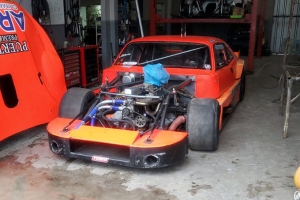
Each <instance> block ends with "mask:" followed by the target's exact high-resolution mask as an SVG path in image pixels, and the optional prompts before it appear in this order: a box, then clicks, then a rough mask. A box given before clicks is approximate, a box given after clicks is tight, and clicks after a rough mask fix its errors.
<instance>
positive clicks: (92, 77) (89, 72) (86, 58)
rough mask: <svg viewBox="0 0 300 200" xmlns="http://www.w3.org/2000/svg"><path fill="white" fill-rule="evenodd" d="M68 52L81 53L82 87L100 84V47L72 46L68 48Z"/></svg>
mask: <svg viewBox="0 0 300 200" xmlns="http://www.w3.org/2000/svg"><path fill="white" fill-rule="evenodd" d="M68 50H78V51H79V52H80V72H81V86H82V87H87V86H89V85H93V84H96V83H99V81H100V69H99V63H98V46H97V45H88V46H72V47H68Z"/></svg>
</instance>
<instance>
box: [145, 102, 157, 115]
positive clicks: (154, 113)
mask: <svg viewBox="0 0 300 200" xmlns="http://www.w3.org/2000/svg"><path fill="white" fill-rule="evenodd" d="M159 107H160V103H159V104H157V106H156V109H155V111H153V112H151V111H149V110H148V108H147V106H145V112H146V113H150V114H152V115H156V113H157V112H158V110H159Z"/></svg>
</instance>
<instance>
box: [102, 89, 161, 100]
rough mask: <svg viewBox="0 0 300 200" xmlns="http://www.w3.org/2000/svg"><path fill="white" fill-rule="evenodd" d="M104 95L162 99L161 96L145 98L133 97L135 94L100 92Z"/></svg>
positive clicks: (142, 97) (144, 97) (141, 97)
mask: <svg viewBox="0 0 300 200" xmlns="http://www.w3.org/2000/svg"><path fill="white" fill-rule="evenodd" d="M100 93H102V94H108V95H114V96H124V97H133V98H140V99H161V97H160V96H143V95H133V94H120V93H113V92H102V91H101V92H100Z"/></svg>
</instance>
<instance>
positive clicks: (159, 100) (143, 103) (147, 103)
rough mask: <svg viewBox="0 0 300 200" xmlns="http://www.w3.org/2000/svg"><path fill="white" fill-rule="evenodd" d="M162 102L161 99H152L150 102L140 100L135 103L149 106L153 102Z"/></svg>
mask: <svg viewBox="0 0 300 200" xmlns="http://www.w3.org/2000/svg"><path fill="white" fill-rule="evenodd" d="M161 102H162V100H161V99H158V100H152V101H149V102H139V101H136V102H134V103H133V105H138V106H148V105H151V104H157V103H161Z"/></svg>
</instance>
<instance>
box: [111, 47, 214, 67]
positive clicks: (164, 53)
mask: <svg viewBox="0 0 300 200" xmlns="http://www.w3.org/2000/svg"><path fill="white" fill-rule="evenodd" d="M209 55H210V54H209V49H208V47H207V46H206V45H203V44H191V43H175V42H174V43H166V42H147V43H132V44H129V45H128V46H127V47H126V48H125V49H124V50H123V51H122V53H121V54H120V56H119V57H118V58H117V59H116V62H115V64H116V65H141V66H144V65H147V64H157V63H161V64H162V65H164V67H182V68H200V69H211V60H210V56H209Z"/></svg>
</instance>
